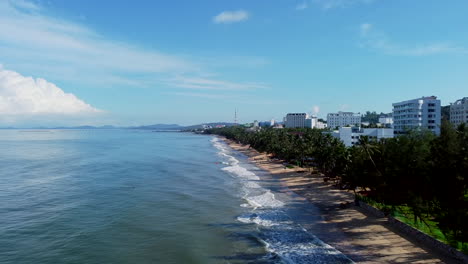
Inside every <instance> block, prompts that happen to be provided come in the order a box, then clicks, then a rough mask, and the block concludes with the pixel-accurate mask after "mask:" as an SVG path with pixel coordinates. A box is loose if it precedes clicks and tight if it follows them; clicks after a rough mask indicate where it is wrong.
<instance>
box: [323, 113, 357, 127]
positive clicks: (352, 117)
mask: <svg viewBox="0 0 468 264" xmlns="http://www.w3.org/2000/svg"><path fill="white" fill-rule="evenodd" d="M354 125H358V126H360V125H361V114H360V113H357V114H355V113H353V112H341V111H340V112H338V113H329V114H328V115H327V126H328V127H329V128H332V129H334V128H335V127H344V126H354Z"/></svg>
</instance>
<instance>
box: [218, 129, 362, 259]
mask: <svg viewBox="0 0 468 264" xmlns="http://www.w3.org/2000/svg"><path fill="white" fill-rule="evenodd" d="M211 142H212V143H213V146H214V147H215V148H217V149H218V150H219V153H218V154H219V155H220V156H221V157H223V158H224V159H226V161H224V162H222V164H225V165H228V166H226V167H224V168H222V170H223V171H225V172H227V173H229V174H230V175H232V176H233V177H236V178H238V179H239V181H240V182H241V184H242V186H243V192H244V196H243V198H244V199H245V201H246V202H247V203H242V204H241V205H240V206H241V207H244V208H246V210H249V212H247V213H245V214H243V215H241V216H239V217H237V220H238V221H239V222H241V223H245V224H253V225H256V226H257V229H258V230H259V231H260V237H259V239H260V241H261V242H262V243H263V244H265V248H266V250H267V251H269V252H270V253H271V254H273V255H276V256H278V257H279V258H281V259H282V261H283V262H286V263H292V264H302V263H353V262H352V261H351V260H350V259H349V258H347V257H346V256H345V255H343V254H342V253H341V252H339V251H338V250H336V249H334V248H333V247H331V246H329V245H327V244H325V243H324V242H322V241H321V240H320V239H318V238H317V237H316V236H314V235H312V234H310V233H309V232H307V230H306V229H304V228H303V227H302V226H300V225H299V224H296V223H294V221H293V220H292V219H291V218H290V217H289V215H288V214H286V212H285V211H284V208H285V206H286V204H285V203H284V202H282V201H280V200H279V199H277V198H276V197H275V194H274V193H272V192H271V191H270V190H268V189H266V188H263V187H262V186H261V185H260V184H259V180H260V177H259V176H258V175H256V174H255V173H253V172H252V171H250V170H249V169H248V168H247V167H248V166H246V164H243V163H242V162H240V161H239V160H238V159H236V158H235V157H234V156H233V155H232V154H233V152H232V151H231V150H230V148H229V147H228V146H227V145H226V144H225V143H224V142H222V141H221V140H220V139H218V138H213V139H212V140H211ZM244 166H245V167H244Z"/></svg>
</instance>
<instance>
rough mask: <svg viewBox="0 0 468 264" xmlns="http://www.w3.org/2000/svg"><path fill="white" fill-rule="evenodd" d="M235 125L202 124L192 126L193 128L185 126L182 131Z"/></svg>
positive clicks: (225, 123)
mask: <svg viewBox="0 0 468 264" xmlns="http://www.w3.org/2000/svg"><path fill="white" fill-rule="evenodd" d="M233 125H235V124H234V123H227V122H213V123H203V124H199V125H193V126H186V127H184V128H183V129H182V130H194V129H201V128H203V126H211V127H215V126H233Z"/></svg>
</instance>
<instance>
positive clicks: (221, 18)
mask: <svg viewBox="0 0 468 264" xmlns="http://www.w3.org/2000/svg"><path fill="white" fill-rule="evenodd" d="M249 17H250V15H249V13H248V12H247V11H244V10H237V11H224V12H221V13H220V14H218V15H217V16H215V17H214V18H213V22H214V23H216V24H230V23H236V22H242V21H246V20H247V19H249Z"/></svg>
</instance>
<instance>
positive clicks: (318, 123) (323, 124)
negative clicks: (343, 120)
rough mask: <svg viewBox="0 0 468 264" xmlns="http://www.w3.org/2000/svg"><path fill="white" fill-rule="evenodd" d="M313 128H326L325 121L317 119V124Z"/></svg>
mask: <svg viewBox="0 0 468 264" xmlns="http://www.w3.org/2000/svg"><path fill="white" fill-rule="evenodd" d="M315 128H317V129H325V128H327V123H324V122H320V121H317V124H316V125H315Z"/></svg>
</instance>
